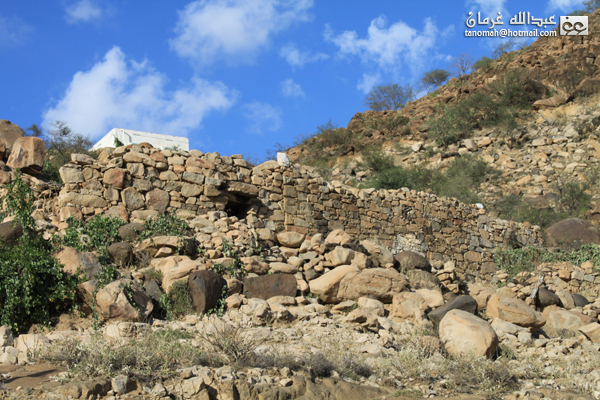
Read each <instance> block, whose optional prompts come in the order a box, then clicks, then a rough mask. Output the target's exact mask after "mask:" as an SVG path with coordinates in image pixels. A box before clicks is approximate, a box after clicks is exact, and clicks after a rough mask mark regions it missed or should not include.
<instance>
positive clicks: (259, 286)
mask: <svg viewBox="0 0 600 400" xmlns="http://www.w3.org/2000/svg"><path fill="white" fill-rule="evenodd" d="M243 286H244V295H245V296H246V297H248V298H258V299H262V300H268V299H270V298H271V297H275V296H290V297H295V296H296V292H297V290H298V283H297V282H296V278H295V277H294V275H289V274H270V275H262V276H256V277H248V278H246V279H244V285H243Z"/></svg>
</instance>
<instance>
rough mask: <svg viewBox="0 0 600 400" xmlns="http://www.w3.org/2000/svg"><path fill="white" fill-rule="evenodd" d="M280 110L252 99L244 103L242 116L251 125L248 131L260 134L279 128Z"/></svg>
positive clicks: (280, 121) (281, 122) (280, 122)
mask: <svg viewBox="0 0 600 400" xmlns="http://www.w3.org/2000/svg"><path fill="white" fill-rule="evenodd" d="M282 114H283V113H282V112H281V110H280V109H278V108H275V107H273V106H271V105H270V104H267V103H261V102H259V101H253V102H252V103H248V104H244V117H246V118H248V119H249V120H250V122H251V123H252V125H251V126H250V127H248V129H247V130H248V132H251V133H256V134H259V135H260V134H262V133H263V132H264V131H276V130H278V129H279V128H281V125H282V124H283V121H282V119H281V116H282Z"/></svg>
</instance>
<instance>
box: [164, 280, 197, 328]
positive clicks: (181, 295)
mask: <svg viewBox="0 0 600 400" xmlns="http://www.w3.org/2000/svg"><path fill="white" fill-rule="evenodd" d="M192 303H193V302H192V296H191V295H190V287H189V286H188V283H187V281H186V280H181V281H176V282H174V283H173V284H172V285H171V288H170V289H169V293H167V294H166V295H162V296H161V297H160V299H159V305H160V306H161V308H162V309H163V310H164V311H165V312H166V315H167V319H174V318H179V317H181V316H184V315H188V314H195V313H196V310H195V309H194V307H193V306H192Z"/></svg>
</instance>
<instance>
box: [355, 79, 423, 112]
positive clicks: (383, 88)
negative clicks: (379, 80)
mask: <svg viewBox="0 0 600 400" xmlns="http://www.w3.org/2000/svg"><path fill="white" fill-rule="evenodd" d="M414 98H415V95H414V92H413V88H412V86H410V85H406V86H400V85H398V84H397V83H389V84H387V85H379V86H375V87H374V88H373V89H372V90H371V91H370V92H369V93H368V94H367V96H366V97H365V100H364V103H365V105H366V106H367V107H369V108H370V109H371V110H375V111H383V110H399V109H400V108H402V107H404V105H405V104H406V103H408V102H409V101H412V100H414Z"/></svg>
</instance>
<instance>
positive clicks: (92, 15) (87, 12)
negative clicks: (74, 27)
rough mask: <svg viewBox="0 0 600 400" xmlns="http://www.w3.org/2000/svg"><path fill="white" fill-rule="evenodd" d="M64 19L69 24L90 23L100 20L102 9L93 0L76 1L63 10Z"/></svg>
mask: <svg viewBox="0 0 600 400" xmlns="http://www.w3.org/2000/svg"><path fill="white" fill-rule="evenodd" d="M65 12H66V15H65V19H66V20H67V22H68V23H69V24H75V23H78V22H90V21H93V20H97V19H100V18H101V17H102V15H103V13H104V11H103V9H102V8H101V7H100V6H99V5H98V4H96V2H95V1H94V0H78V1H76V2H75V3H73V4H71V5H69V6H67V7H66V8H65Z"/></svg>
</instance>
